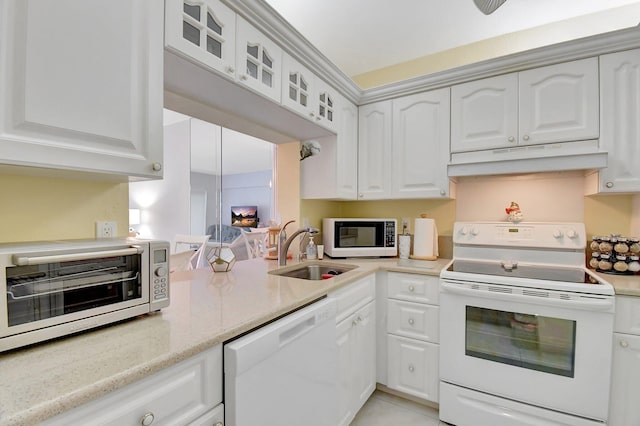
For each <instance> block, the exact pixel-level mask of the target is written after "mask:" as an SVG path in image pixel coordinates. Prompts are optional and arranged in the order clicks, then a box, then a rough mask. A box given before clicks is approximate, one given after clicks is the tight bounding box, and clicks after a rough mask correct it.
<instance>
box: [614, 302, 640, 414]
mask: <svg viewBox="0 0 640 426" xmlns="http://www.w3.org/2000/svg"><path fill="white" fill-rule="evenodd" d="M639 325H640V298H638V297H627V296H617V297H616V322H615V325H614V333H613V366H612V369H611V399H610V403H609V422H608V423H607V424H608V425H609V426H629V425H638V424H640V405H638V400H640V328H639V327H638V326H639Z"/></svg>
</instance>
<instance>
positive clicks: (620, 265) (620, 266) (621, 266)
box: [613, 256, 629, 272]
mask: <svg viewBox="0 0 640 426" xmlns="http://www.w3.org/2000/svg"><path fill="white" fill-rule="evenodd" d="M613 269H614V270H616V271H618V272H627V269H629V265H627V256H616V263H614V264H613Z"/></svg>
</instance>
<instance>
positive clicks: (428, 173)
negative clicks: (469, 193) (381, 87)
mask: <svg viewBox="0 0 640 426" xmlns="http://www.w3.org/2000/svg"><path fill="white" fill-rule="evenodd" d="M392 127H393V155H392V159H393V160H392V166H391V169H392V170H393V172H392V177H391V181H392V197H393V198H437V197H444V196H449V178H448V176H447V163H448V161H449V89H448V88H444V89H439V90H432V91H430V92H425V93H418V94H416V95H411V96H405V97H402V98H397V99H394V100H393V126H392Z"/></svg>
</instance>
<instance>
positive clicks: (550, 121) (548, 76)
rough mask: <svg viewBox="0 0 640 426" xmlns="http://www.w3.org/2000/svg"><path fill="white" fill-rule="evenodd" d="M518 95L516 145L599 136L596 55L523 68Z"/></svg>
mask: <svg viewBox="0 0 640 426" xmlns="http://www.w3.org/2000/svg"><path fill="white" fill-rule="evenodd" d="M519 97H520V101H519V103H520V110H519V112H520V114H519V116H520V119H519V133H520V141H519V144H522V145H531V144H541V143H549V142H563V141H575V140H585V139H596V138H598V136H599V124H598V123H599V117H598V115H599V113H598V111H599V95H598V60H597V58H589V59H584V60H581V61H573V62H567V63H563V64H558V65H551V66H548V67H542V68H536V69H532V70H528V71H523V72H521V73H520V74H519Z"/></svg>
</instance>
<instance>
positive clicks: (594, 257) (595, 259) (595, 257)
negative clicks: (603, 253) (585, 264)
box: [589, 251, 600, 269]
mask: <svg viewBox="0 0 640 426" xmlns="http://www.w3.org/2000/svg"><path fill="white" fill-rule="evenodd" d="M599 262H600V253H598V252H596V251H594V252H593V253H591V260H590V261H589V266H590V267H592V268H593V269H596V268H597V267H598V263H599Z"/></svg>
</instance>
